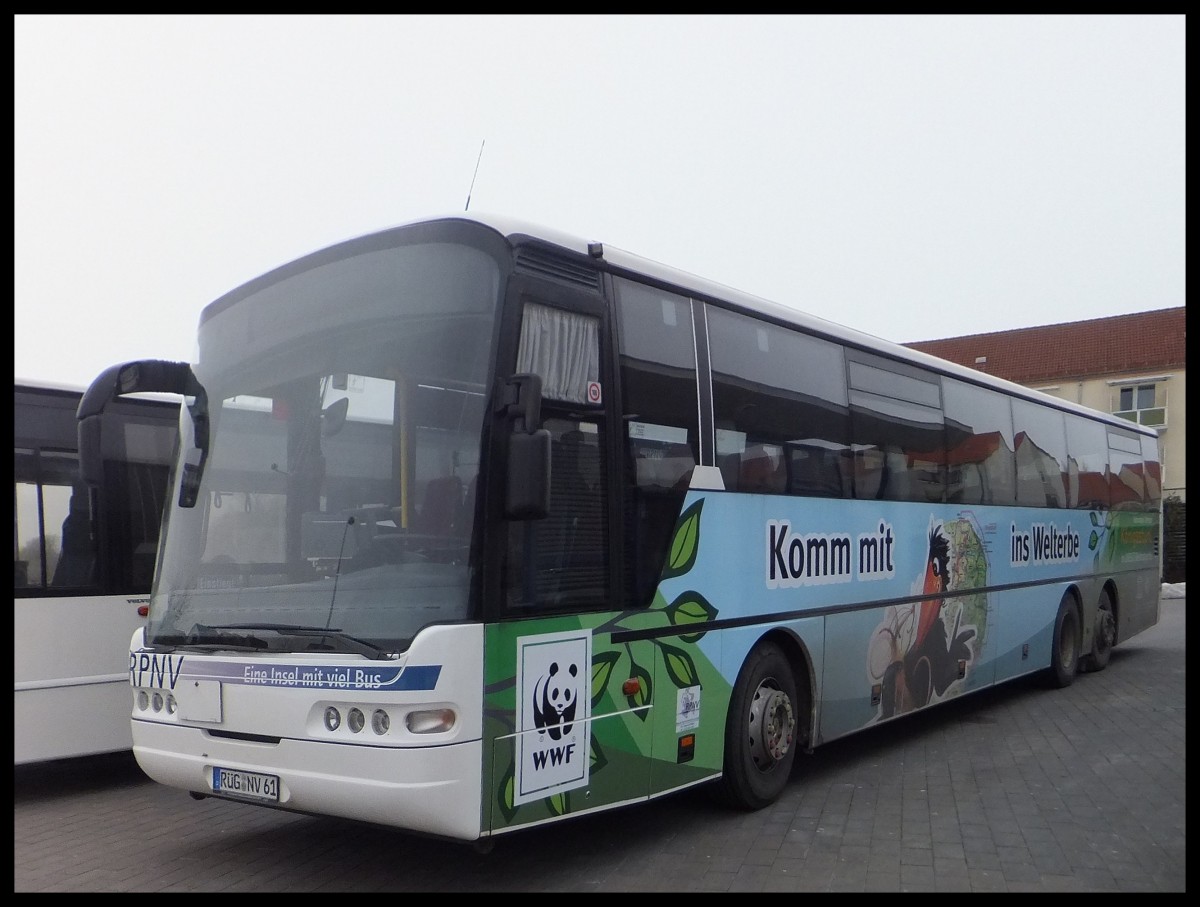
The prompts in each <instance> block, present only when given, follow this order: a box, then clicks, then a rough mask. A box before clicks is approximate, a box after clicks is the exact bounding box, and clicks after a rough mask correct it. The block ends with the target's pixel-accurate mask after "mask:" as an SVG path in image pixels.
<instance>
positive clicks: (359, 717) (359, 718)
mask: <svg viewBox="0 0 1200 907" xmlns="http://www.w3.org/2000/svg"><path fill="white" fill-rule="evenodd" d="M346 723H347V724H348V725H349V726H350V732H351V733H352V734H357V733H358V732H359V731H361V730H362V729H363V726H364V725H365V724H366V723H367V719H366V718H364V717H363V713H362V710H361V709H351V710H350V714H349V715H347V716H346Z"/></svg>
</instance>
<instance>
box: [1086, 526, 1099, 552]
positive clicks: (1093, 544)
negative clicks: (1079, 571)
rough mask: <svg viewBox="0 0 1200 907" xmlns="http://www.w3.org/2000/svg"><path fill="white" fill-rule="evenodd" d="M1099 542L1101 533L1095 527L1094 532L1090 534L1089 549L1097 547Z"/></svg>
mask: <svg viewBox="0 0 1200 907" xmlns="http://www.w3.org/2000/svg"><path fill="white" fill-rule="evenodd" d="M1099 542H1100V534H1099V533H1098V532H1096V530H1095V529H1093V530H1092V534H1091V535H1090V536H1088V548H1089V549H1090V548H1095V547H1096V545H1097V544H1098V543H1099Z"/></svg>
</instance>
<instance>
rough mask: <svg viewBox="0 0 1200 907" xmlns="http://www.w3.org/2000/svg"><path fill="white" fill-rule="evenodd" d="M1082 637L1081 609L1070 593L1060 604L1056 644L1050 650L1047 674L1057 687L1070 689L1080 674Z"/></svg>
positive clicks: (1055, 630) (1057, 617)
mask: <svg viewBox="0 0 1200 907" xmlns="http://www.w3.org/2000/svg"><path fill="white" fill-rule="evenodd" d="M1081 636H1082V633H1081V628H1080V623H1079V608H1078V607H1076V605H1075V599H1074V597H1072V595H1071V594H1070V593H1069V592H1068V593H1066V594H1064V595H1063V598H1062V601H1061V602H1059V604H1058V615H1057V616H1056V617H1055V618H1054V643H1053V646H1052V647H1051V650H1050V669H1049V671H1048V673H1047V676H1048V677H1049V680H1050V683H1051V685H1052V686H1055V687H1060V688H1061V687H1069V686H1070V685H1071V684H1072V683H1074V681H1075V675H1076V674H1078V673H1079V650H1080V638H1081Z"/></svg>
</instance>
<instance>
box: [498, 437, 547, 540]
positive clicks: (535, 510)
mask: <svg viewBox="0 0 1200 907" xmlns="http://www.w3.org/2000/svg"><path fill="white" fill-rule="evenodd" d="M548 513H550V432H548V431H546V429H544V428H539V429H538V430H537V431H534V432H529V433H528V434H526V433H525V432H513V433H512V434H511V435H509V436H508V481H507V482H506V484H505V498H504V515H505V516H506V517H508V518H509V519H510V520H540V519H544V518H545V517H546V515H547V514H548Z"/></svg>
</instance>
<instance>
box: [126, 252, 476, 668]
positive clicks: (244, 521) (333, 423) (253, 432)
mask: <svg viewBox="0 0 1200 907" xmlns="http://www.w3.org/2000/svg"><path fill="white" fill-rule="evenodd" d="M360 245H361V243H360ZM378 246H379V243H378V242H376V243H374V244H373V247H370V248H368V249H367V250H366V251H360V252H359V253H358V254H351V255H346V254H345V253H344V252H343V253H342V254H340V255H338V254H334V253H333V252H327V253H319V254H318V255H317V256H312V257H310V259H307V260H302V261H301V262H300V263H298V264H297V265H293V266H289V267H287V268H283V269H280V270H279V271H277V272H274V273H273V274H271V275H268V276H267V277H265V278H262V279H260V280H259V281H255V282H252V283H251V284H248V285H247V287H245V288H243V289H242V290H241V291H236V292H235V293H233V294H230V295H229V296H227V297H225V298H223V299H221V300H218V301H217V302H215V303H213V305H211V306H210V307H209V308H208V309H207V310H206V311H205V314H204V316H203V318H202V322H201V328H200V344H199V361H198V363H197V364H196V366H195V368H194V371H195V373H196V377H197V379H198V380H199V381H200V383H201V384H202V385H203V386H204V388H205V390H206V392H207V410H208V418H209V424H210V429H209V431H210V435H209V450H208V456H207V458H206V460H205V462H204V465H203V472H202V477H201V485H200V490H199V495H198V498H197V503H196V506H195V507H192V508H186V507H184V508H181V507H179V506H178V505H177V503H176V500H177V497H178V495H177V494H176V495H175V496H173V497H172V499H171V503H170V506H169V507H168V514H167V519H166V521H165V523H164V530H163V533H164V535H163V545H162V550H161V559H160V564H159V569H158V572H157V576H156V583H155V591H154V595H153V600H152V605H151V610H150V621H149V627H148V641H149V642H150V643H151V644H158V645H228V646H229V647H234V648H236V647H237V646H238V645H239V644H240V643H242V642H244V643H245V646H246V647H247V648H257V649H267V650H272V651H298V650H314V649H320V650H325V651H329V650H333V651H340V652H360V651H364V647H363V645H362V642H364V641H365V642H366V643H368V644H370V645H371V646H378V647H381V648H382V649H384V650H386V651H389V652H394V651H400V650H403V649H404V648H406V647H407V645H408V643H409V642H410V641H411V639H412V637H413V635H414V634H415V633H416V632H417V630H419V629H420V628H421V627H422V626H425V625H427V624H429V623H433V622H440V621H453V620H461V619H464V618H466V617H467V605H468V588H469V578H470V547H471V537H472V522H473V517H474V513H475V506H474V500H475V486H476V477H477V474H478V470H479V454H480V434H481V431H482V426H483V418H484V409H485V389H486V387H487V383H488V376H489V374H490V370H491V356H490V349H491V343H492V337H493V327H494V321H495V313H496V310H497V306H498V300H499V294H500V276H499V273H500V272H499V267H498V265H497V263H496V261H495V259H494V258H492V257H491V256H489V255H488V254H487V253H485V252H483V251H481V250H480V249H478V248H474V247H470V246H465V245H456V244H451V243H428V242H426V243H421V244H416V245H403V246H394V247H391V248H384V249H380V248H378ZM192 423H193V420H192V418H191V414H189V413H188V412H184V413H183V414H182V415H181V426H182V428H183V444H182V445H181V454H180V456H181V461H180V463H179V464H177V465H176V478H175V480H174V481H175V482H176V483H177V482H178V478H177V476H178V473H179V472H180V467H181V465H182V463H184V462H195V461H196V451H195V450H194V449H191V448H192V447H193V443H192V442H193V439H192V434H191V433H192V427H193V426H192ZM234 627H238V628H242V629H241V630H238V631H237V632H225V633H222V632H221V631H222V628H226V629H228V628H234ZM246 628H260V629H261V630H262V631H267V632H254V633H251V634H249V635H248V634H247V632H246ZM312 629H329V630H336V631H338V632H337V633H329V634H314V633H312V632H309V631H311V630H312Z"/></svg>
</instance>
